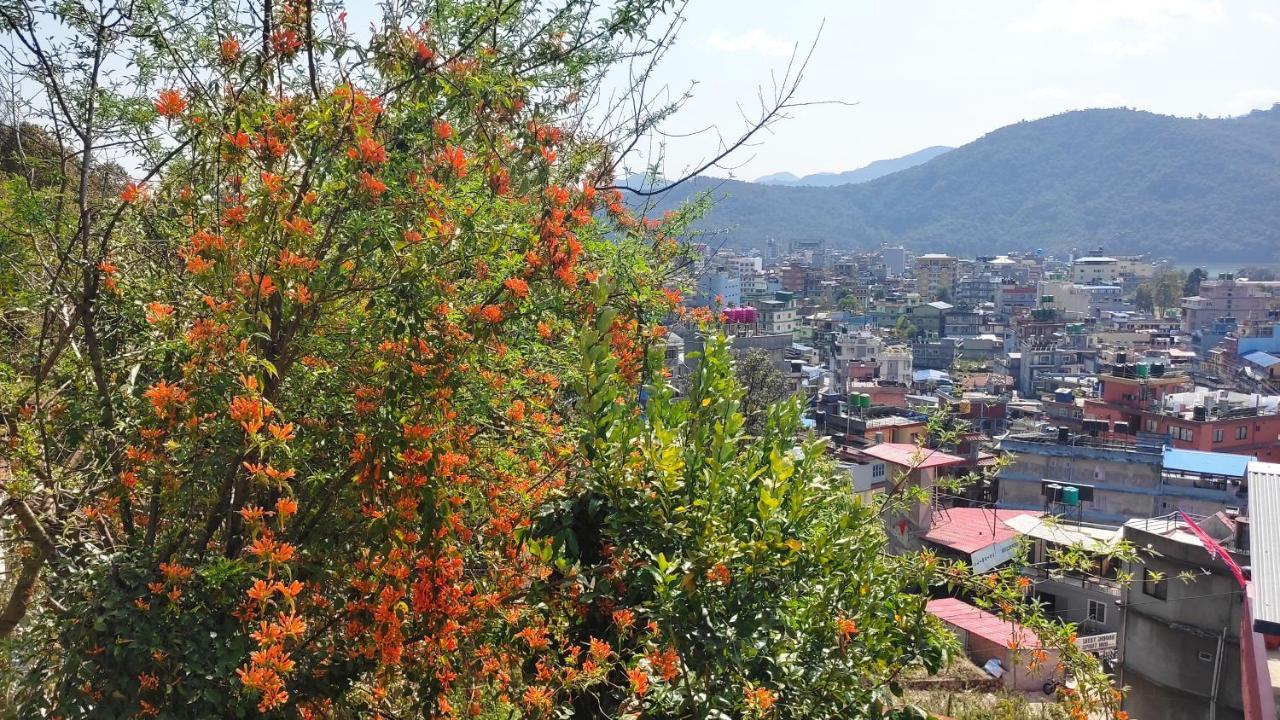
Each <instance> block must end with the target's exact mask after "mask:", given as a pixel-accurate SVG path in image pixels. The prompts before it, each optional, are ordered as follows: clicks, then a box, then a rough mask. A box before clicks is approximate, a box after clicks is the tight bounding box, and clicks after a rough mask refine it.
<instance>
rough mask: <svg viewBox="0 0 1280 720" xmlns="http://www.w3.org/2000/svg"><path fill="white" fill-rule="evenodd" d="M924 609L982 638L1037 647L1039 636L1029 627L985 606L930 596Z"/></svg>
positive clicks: (1008, 644) (1007, 645)
mask: <svg viewBox="0 0 1280 720" xmlns="http://www.w3.org/2000/svg"><path fill="white" fill-rule="evenodd" d="M925 609H926V610H927V611H928V612H929V614H930V615H933V616H934V617H936V618H938V619H939V620H941V621H942V622H944V623H946V624H948V625H951V626H953V627H958V628H960V629H961V630H964V631H965V632H968V633H972V634H974V635H977V636H978V637H980V638H983V639H984V640H989V641H991V642H993V643H996V644H999V645H1003V646H1004V647H1009V646H1010V645H1011V644H1014V642H1013V641H1014V639H1015V638H1017V640H1018V642H1017V643H1016V645H1017V646H1018V647H1019V648H1023V649H1033V648H1038V647H1040V638H1038V637H1036V634H1035V633H1033V632H1031V631H1030V630H1028V629H1026V628H1024V627H1022V626H1020V625H1018V624H1017V623H1015V622H1010V621H1008V620H1001V619H1000V617H999V616H997V615H992V614H991V613H989V612H987V611H986V610H982V609H981V608H976V607H974V606H972V605H970V604H969V603H967V602H964V601H962V600H957V599H955V598H942V599H941V600H930V601H929V604H928V605H926V606H925Z"/></svg>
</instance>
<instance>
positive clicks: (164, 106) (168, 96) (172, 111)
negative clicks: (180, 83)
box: [156, 90, 187, 118]
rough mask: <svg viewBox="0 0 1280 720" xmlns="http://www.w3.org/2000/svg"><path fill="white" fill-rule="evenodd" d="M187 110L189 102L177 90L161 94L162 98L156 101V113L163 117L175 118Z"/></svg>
mask: <svg viewBox="0 0 1280 720" xmlns="http://www.w3.org/2000/svg"><path fill="white" fill-rule="evenodd" d="M186 109H187V101H186V100H185V99H183V97H182V93H180V92H178V91H177V90H165V91H164V92H161V93H160V98H159V99H158V100H156V112H158V113H160V115H161V117H167V118H175V117H177V116H179V115H181V114H182V111H183V110H186Z"/></svg>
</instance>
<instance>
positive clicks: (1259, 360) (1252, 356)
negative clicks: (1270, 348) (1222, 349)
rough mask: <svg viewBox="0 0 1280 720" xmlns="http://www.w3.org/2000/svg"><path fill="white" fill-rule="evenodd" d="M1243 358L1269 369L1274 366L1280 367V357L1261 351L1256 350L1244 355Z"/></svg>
mask: <svg viewBox="0 0 1280 720" xmlns="http://www.w3.org/2000/svg"><path fill="white" fill-rule="evenodd" d="M1242 357H1243V358H1244V359H1245V360H1247V361H1249V362H1251V363H1253V364H1254V365H1257V366H1259V367H1264V368H1269V367H1271V366H1273V365H1280V357H1276V356H1275V355H1272V354H1271V353H1268V352H1263V351H1261V350H1254V351H1253V352H1251V353H1249V354H1248V355H1243V356H1242Z"/></svg>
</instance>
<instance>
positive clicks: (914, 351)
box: [911, 338, 963, 370]
mask: <svg viewBox="0 0 1280 720" xmlns="http://www.w3.org/2000/svg"><path fill="white" fill-rule="evenodd" d="M962 344H963V341H962V340H960V339H959V338H938V339H936V340H923V339H917V340H913V341H912V343H911V364H912V366H913V367H914V368H915V369H916V370H950V369H951V366H952V365H954V364H955V362H956V360H957V359H958V358H959V357H960V351H961V347H962Z"/></svg>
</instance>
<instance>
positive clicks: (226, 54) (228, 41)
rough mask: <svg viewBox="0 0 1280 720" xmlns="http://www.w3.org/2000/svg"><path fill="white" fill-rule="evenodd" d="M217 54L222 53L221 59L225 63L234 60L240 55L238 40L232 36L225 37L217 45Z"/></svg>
mask: <svg viewBox="0 0 1280 720" xmlns="http://www.w3.org/2000/svg"><path fill="white" fill-rule="evenodd" d="M218 51H219V54H221V55H222V61H223V62H225V63H231V62H234V61H235V59H236V58H237V57H238V56H239V55H240V41H239V40H237V39H235V38H234V37H225V38H223V39H222V43H221V44H220V45H219V46H218Z"/></svg>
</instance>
